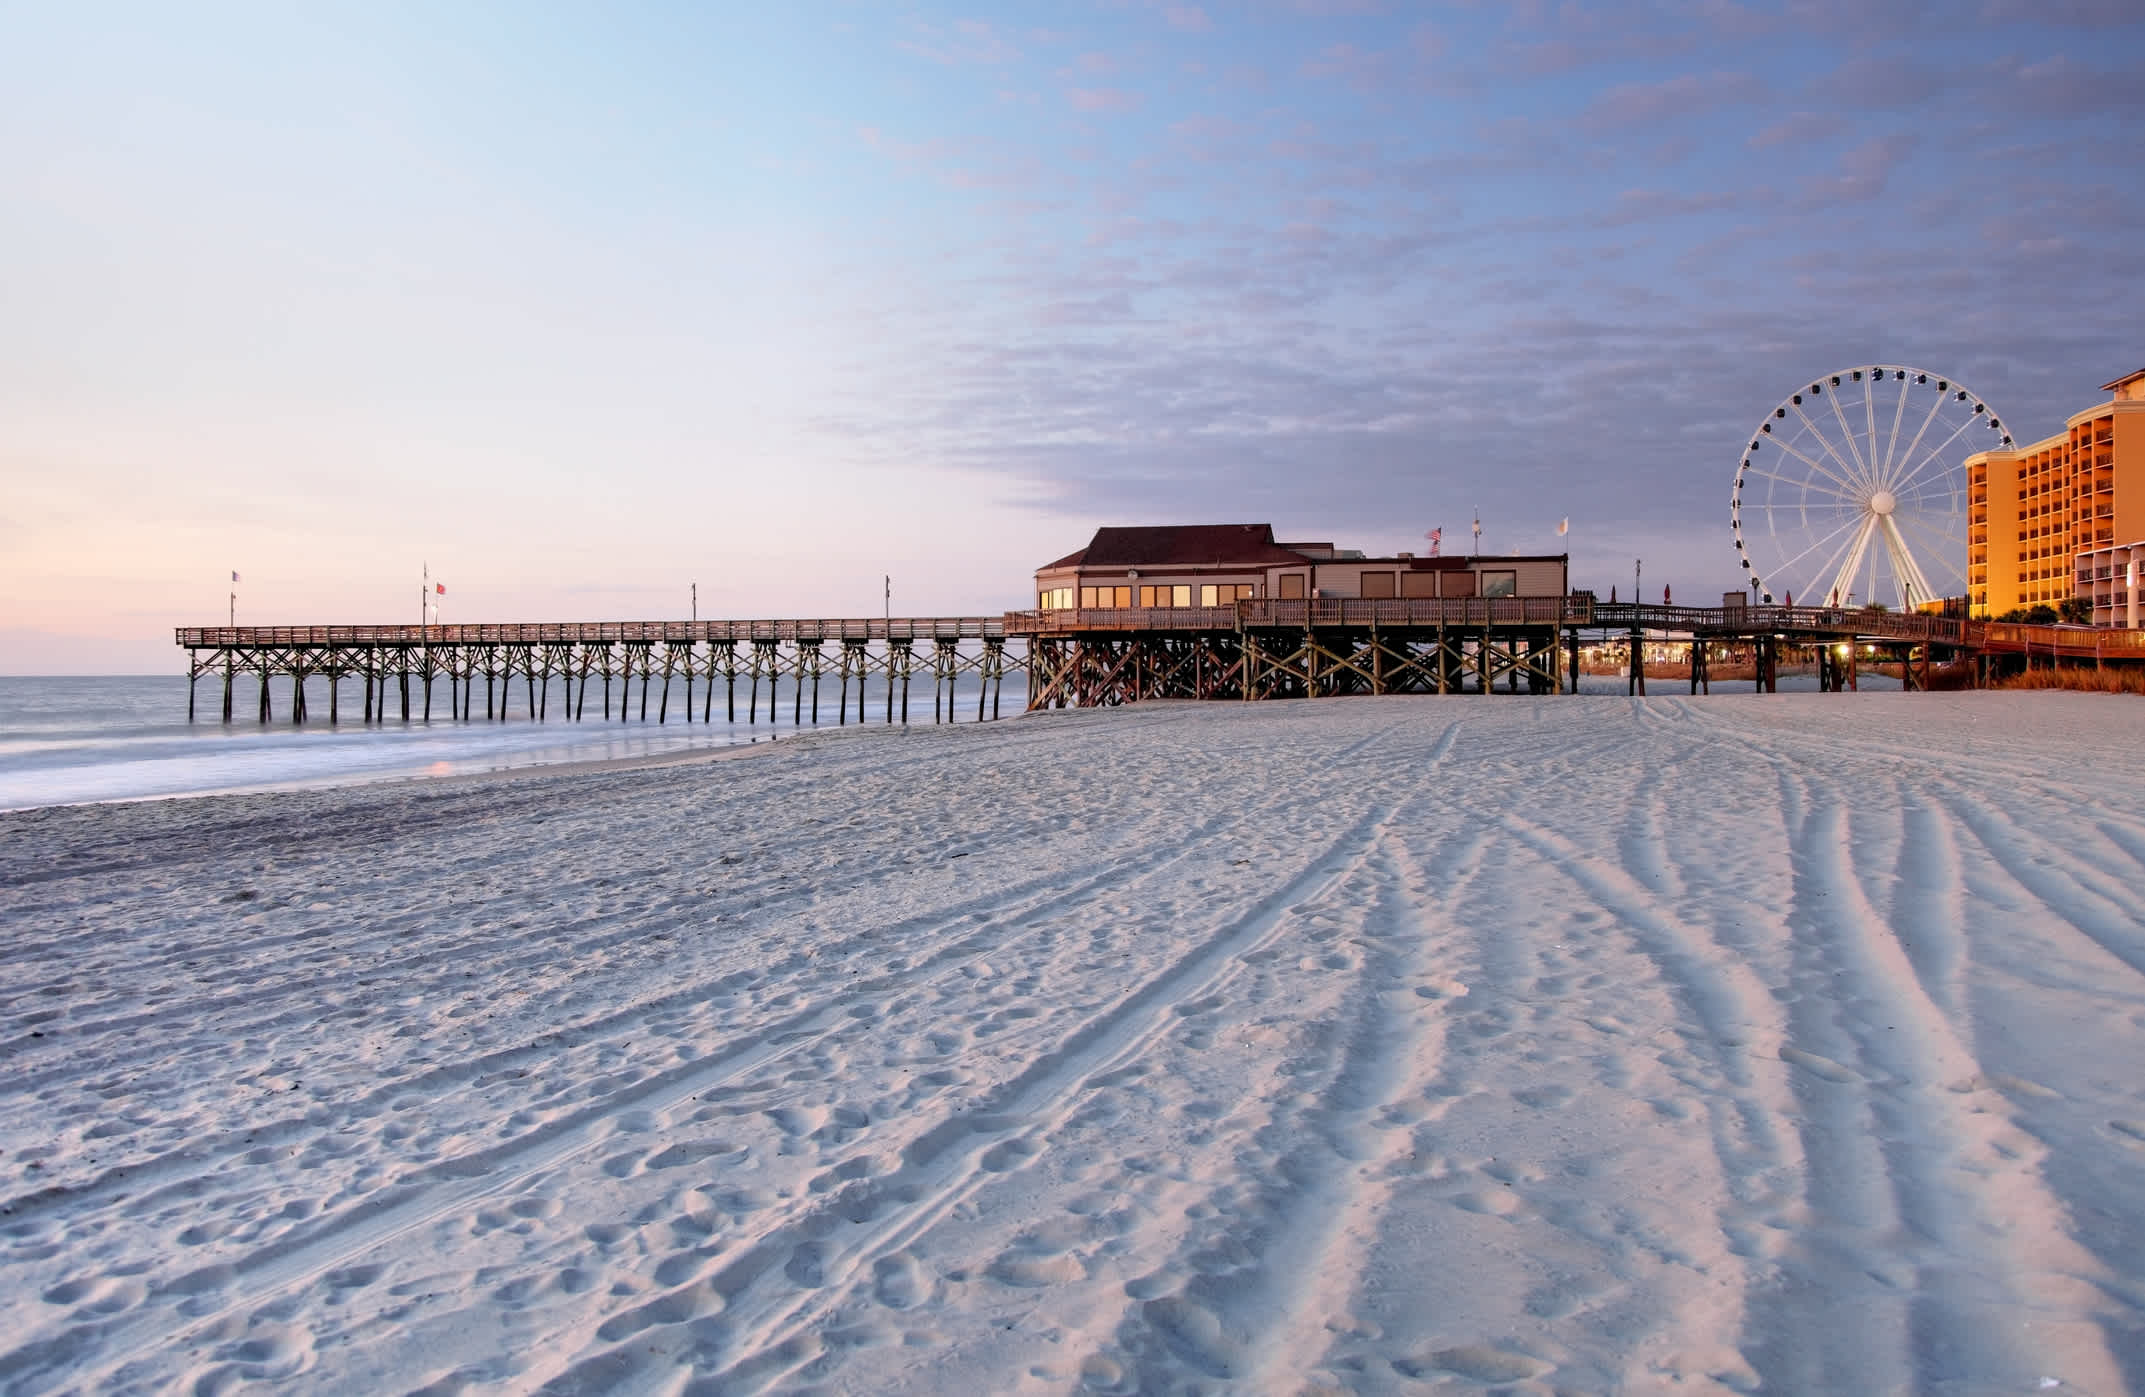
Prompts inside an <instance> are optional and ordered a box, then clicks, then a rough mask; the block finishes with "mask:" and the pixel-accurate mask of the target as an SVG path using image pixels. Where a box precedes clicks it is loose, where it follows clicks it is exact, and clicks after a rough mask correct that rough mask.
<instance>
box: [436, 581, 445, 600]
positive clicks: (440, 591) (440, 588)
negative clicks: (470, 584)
mask: <svg viewBox="0 0 2145 1397" xmlns="http://www.w3.org/2000/svg"><path fill="white" fill-rule="evenodd" d="M432 592H433V595H435V596H442V597H444V596H446V595H447V584H446V583H444V582H435V583H433V584H432Z"/></svg>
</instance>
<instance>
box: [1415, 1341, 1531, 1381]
mask: <svg viewBox="0 0 2145 1397" xmlns="http://www.w3.org/2000/svg"><path fill="white" fill-rule="evenodd" d="M1552 1366H1554V1365H1552V1364H1548V1363H1544V1362H1543V1361H1542V1360H1540V1359H1539V1358H1530V1357H1528V1356H1527V1355H1526V1354H1524V1353H1513V1352H1512V1351H1510V1350H1509V1349H1499V1348H1490V1347H1488V1346H1487V1345H1483V1344H1467V1345H1463V1346H1461V1347H1459V1348H1444V1349H1438V1350H1437V1351H1436V1352H1434V1353H1429V1354H1425V1355H1424V1356H1422V1357H1420V1358H1396V1359H1394V1360H1393V1367H1394V1368H1395V1369H1397V1370H1399V1372H1400V1373H1401V1375H1402V1376H1403V1377H1410V1378H1418V1379H1434V1378H1437V1377H1440V1376H1443V1375H1445V1374H1451V1375H1452V1376H1454V1377H1462V1378H1471V1379H1473V1380H1474V1381H1476V1382H1483V1383H1508V1382H1525V1381H1527V1380H1528V1379H1529V1378H1538V1377H1540V1376H1542V1374H1544V1373H1546V1372H1548V1371H1549V1370H1550V1368H1551V1367H1552Z"/></svg>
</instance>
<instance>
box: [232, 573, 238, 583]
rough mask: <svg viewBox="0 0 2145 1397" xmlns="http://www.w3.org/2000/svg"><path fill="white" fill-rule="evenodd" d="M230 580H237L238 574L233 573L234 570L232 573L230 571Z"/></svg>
mask: <svg viewBox="0 0 2145 1397" xmlns="http://www.w3.org/2000/svg"><path fill="white" fill-rule="evenodd" d="M231 580H232V581H233V582H236V581H238V574H237V573H235V572H234V573H232V574H231Z"/></svg>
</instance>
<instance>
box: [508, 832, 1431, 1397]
mask: <svg viewBox="0 0 2145 1397" xmlns="http://www.w3.org/2000/svg"><path fill="white" fill-rule="evenodd" d="M1399 804H1400V803H1399V802H1395V803H1393V804H1390V805H1387V806H1385V807H1384V808H1383V809H1381V810H1379V811H1376V812H1374V813H1372V814H1370V815H1367V816H1365V817H1364V818H1362V819H1361V820H1359V821H1357V822H1356V824H1355V825H1354V826H1352V827H1351V828H1350V829H1349V830H1348V831H1346V832H1345V833H1344V834H1342V835H1341V837H1340V838H1339V839H1337V840H1336V841H1334V843H1333V844H1332V845H1330V846H1329V847H1328V848H1327V850H1326V851H1325V853H1324V854H1323V855H1321V856H1320V857H1319V858H1318V859H1317V860H1316V861H1315V862H1314V863H1313V864H1312V866H1311V867H1309V868H1307V869H1306V870H1304V871H1303V872H1302V873H1299V874H1298V875H1296V876H1295V877H1294V878H1292V879H1290V880H1289V881H1288V882H1287V883H1286V884H1284V885H1283V886H1282V887H1281V888H1279V889H1277V890H1276V891H1274V892H1272V893H1269V894H1267V895H1266V896H1265V897H1263V898H1261V899H1259V900H1258V902H1257V903H1256V904H1254V906H1253V907H1252V908H1251V910H1249V911H1248V912H1246V913H1245V914H1243V915H1242V916H1239V917H1236V918H1233V919H1231V920H1229V921H1228V922H1226V923H1224V924H1223V925H1222V926H1221V927H1219V928H1218V929H1217V930H1215V931H1214V932H1212V933H1211V934H1209V935H1207V936H1206V937H1204V938H1203V939H1202V940H1201V941H1199V942H1198V943H1197V944H1196V945H1195V946H1193V947H1191V948H1190V949H1189V950H1187V951H1186V952H1185V953H1184V954H1182V955H1181V956H1179V957H1178V958H1177V959H1176V960H1175V961H1173V962H1172V963H1171V964H1170V965H1169V966H1168V967H1167V968H1166V969H1164V970H1162V971H1161V972H1160V973H1158V974H1156V975H1154V976H1152V977H1151V978H1149V979H1148V980H1146V981H1145V982H1144V983H1143V984H1141V985H1140V986H1139V988H1137V989H1136V990H1134V991H1132V992H1131V993H1130V994H1128V995H1126V996H1125V997H1123V998H1122V999H1120V1000H1118V1001H1117V1003H1115V1004H1114V1005H1112V1006H1111V1007H1110V1008H1108V1009H1106V1010H1104V1011H1102V1012H1101V1013H1099V1014H1097V1015H1095V1016H1094V1017H1092V1018H1090V1019H1089V1020H1088V1021H1087V1022H1086V1023H1084V1024H1082V1025H1081V1026H1080V1027H1079V1028H1077V1029H1075V1030H1073V1031H1072V1032H1071V1033H1069V1034H1068V1035H1067V1036H1066V1037H1065V1038H1064V1039H1062V1040H1061V1041H1060V1042H1059V1044H1058V1045H1057V1046H1056V1047H1054V1048H1052V1049H1051V1050H1049V1051H1047V1052H1045V1053H1043V1054H1042V1055H1040V1056H1039V1057H1037V1058H1036V1059H1035V1060H1034V1061H1033V1062H1031V1063H1030V1064H1029V1065H1028V1067H1027V1068H1026V1069H1025V1070H1024V1071H1022V1072H1021V1073H1020V1074H1019V1075H1017V1076H1015V1077H1013V1078H1011V1079H1010V1080H1008V1081H1007V1082H1005V1083H1004V1084H1003V1085H1001V1086H1000V1087H999V1088H998V1089H997V1090H996V1091H994V1092H992V1093H991V1094H990V1095H989V1096H988V1097H986V1098H984V1099H983V1100H981V1101H979V1102H977V1103H976V1104H975V1105H974V1106H972V1107H970V1108H969V1109H966V1110H963V1111H961V1112H960V1113H959V1114H957V1115H953V1116H950V1117H948V1118H947V1119H945V1120H943V1121H940V1122H939V1123H938V1124H936V1125H934V1126H933V1127H931V1128H930V1129H929V1130H927V1131H926V1132H924V1134H923V1135H921V1136H920V1137H918V1138H917V1139H916V1140H914V1141H912V1142H911V1143H910V1145H909V1146H908V1147H907V1149H906V1150H905V1151H904V1153H903V1160H902V1163H901V1165H900V1166H899V1167H898V1168H896V1169H894V1170H892V1171H890V1172H889V1173H887V1174H885V1175H883V1176H880V1177H878V1178H874V1179H866V1180H856V1181H854V1182H852V1183H850V1184H849V1185H847V1186H846V1187H845V1188H843V1189H842V1190H840V1191H839V1192H837V1193H835V1194H833V1195H831V1196H830V1197H828V1198H827V1199H825V1200H824V1201H823V1202H821V1203H820V1204H818V1205H817V1206H816V1207H814V1208H813V1209H812V1210H811V1211H809V1212H807V1213H805V1214H804V1215H803V1216H801V1217H797V1218H795V1219H793V1220H791V1221H789V1222H787V1223H786V1224H784V1225H782V1226H781V1227H779V1228H778V1229H777V1230H776V1231H774V1232H772V1233H770V1234H767V1235H764V1236H763V1237H762V1238H761V1239H760V1240H759V1241H758V1242H757V1243H756V1244H754V1245H753V1246H752V1247H751V1248H750V1249H749V1250H748V1251H747V1252H746V1253H745V1254H744V1255H742V1256H740V1257H737V1258H735V1259H733V1260H732V1261H731V1262H730V1263H729V1264H727V1265H725V1266H723V1267H722V1268H720V1269H719V1270H717V1271H715V1272H714V1273H712V1274H711V1275H709V1276H707V1277H705V1278H703V1279H701V1280H699V1281H696V1282H693V1283H692V1284H691V1285H689V1286H684V1287H679V1288H678V1289H677V1290H674V1291H671V1292H669V1293H667V1294H665V1295H663V1296H660V1297H657V1298H656V1299H655V1300H654V1301H651V1302H650V1303H649V1304H647V1305H644V1306H642V1307H641V1308H640V1311H639V1313H641V1314H643V1315H645V1317H646V1318H647V1320H648V1324H647V1326H646V1327H645V1328H643V1329H641V1330H639V1331H638V1332H635V1333H633V1334H632V1335H631V1337H629V1338H626V1339H624V1341H623V1342H619V1343H616V1344H614V1345H613V1346H611V1347H608V1348H606V1349H604V1350H603V1351H601V1352H598V1353H595V1354H591V1355H586V1356H583V1357H581V1358H579V1359H578V1360H577V1361H575V1362H574V1363H573V1364H572V1366H571V1367H569V1368H568V1369H566V1370H565V1371H564V1372H561V1373H559V1374H557V1375H556V1376H555V1377H553V1378H552V1379H551V1380H550V1381H549V1382H548V1383H546V1384H545V1386H544V1389H543V1390H545V1391H547V1392H552V1393H559V1394H566V1393H581V1392H597V1391H602V1392H641V1391H648V1390H652V1389H654V1388H656V1387H658V1386H661V1385H663V1384H664V1383H666V1382H670V1381H676V1380H678V1379H679V1378H680V1377H681V1376H683V1369H684V1368H685V1367H686V1366H688V1365H689V1366H690V1367H691V1368H692V1369H694V1370H695V1371H696V1375H697V1380H699V1381H704V1382H706V1383H708V1384H711V1385H714V1386H735V1387H738V1388H752V1387H756V1386H761V1385H764V1384H766V1383H769V1382H774V1381H778V1380H779V1379H780V1378H781V1377H782V1376H783V1375H785V1374H788V1373H792V1372H793V1371H794V1370H795V1369H797V1368H798V1367H801V1366H802V1365H804V1364H806V1363H808V1362H810V1361H811V1359H812V1358H814V1357H815V1356H816V1355H817V1354H818V1352H819V1351H820V1341H819V1337H818V1330H819V1329H820V1327H821V1326H822V1323H823V1321H824V1319H825V1318H826V1316H827V1315H828V1314H830V1313H831V1312H833V1311H834V1310H835V1309H837V1308H839V1306H840V1305H841V1304H842V1303H843V1301H844V1299H845V1298H846V1297H847V1296H848V1294H849V1293H850V1292H851V1291H852V1290H853V1289H854V1288H855V1287H856V1286H858V1285H860V1284H864V1283H868V1282H867V1279H866V1278H867V1276H868V1273H869V1271H870V1269H871V1267H872V1264H873V1263H874V1262H875V1261H876V1260H878V1259H879V1258H881V1257H885V1256H890V1255H892V1254H894V1253H896V1252H899V1251H901V1250H903V1249H904V1248H906V1247H907V1246H908V1245H909V1244H910V1243H911V1242H912V1241H913V1240H914V1239H915V1238H916V1237H918V1236H919V1235H921V1234H922V1233H924V1232H925V1231H927V1230H928V1229H929V1228H930V1227H931V1226H932V1225H933V1224H934V1223H936V1222H937V1221H938V1220H939V1219H940V1218H942V1217H943V1216H945V1215H946V1213H947V1212H948V1211H950V1210H951V1209H952V1208H954V1207H955V1206H956V1205H957V1204H959V1203H960V1202H961V1201H962V1200H963V1199H965V1198H967V1197H968V1196H969V1195H970V1194H971V1193H973V1192H974V1191H975V1190H976V1189H977V1188H978V1187H980V1186H981V1185H982V1184H983V1183H985V1182H986V1181H988V1180H989V1179H990V1178H991V1177H993V1176H994V1175H996V1174H998V1173H1001V1172H1004V1171H1006V1170H1008V1169H1010V1168H1015V1167H1019V1166H1020V1165H1021V1164H1023V1163H1025V1162H1027V1161H1028V1160H1030V1159H1032V1158H1033V1157H1034V1156H1035V1154H1037V1153H1038V1152H1039V1151H1040V1150H1041V1149H1043V1148H1045V1147H1046V1145H1047V1142H1048V1139H1049V1136H1050V1134H1051V1132H1052V1131H1053V1130H1055V1129H1056V1128H1058V1127H1059V1126H1060V1125H1062V1124H1064V1123H1065V1122H1066V1121H1067V1120H1068V1118H1069V1117H1070V1116H1071V1115H1072V1114H1073V1112H1074V1110H1075V1109H1076V1106H1077V1102H1078V1100H1079V1098H1080V1097H1081V1096H1082V1095H1084V1093H1085V1091H1086V1090H1087V1089H1088V1084H1089V1082H1090V1081H1091V1079H1093V1078H1096V1077H1100V1076H1105V1075H1107V1074H1109V1073H1110V1072H1112V1071H1115V1070H1116V1069H1118V1068H1120V1067H1122V1066H1124V1065H1125V1064H1127V1063H1129V1062H1131V1061H1133V1060H1135V1059H1137V1058H1138V1057H1139V1056H1140V1055H1141V1054H1143V1053H1144V1052H1146V1051H1147V1050H1148V1049H1149V1048H1150V1046H1151V1045H1152V1044H1153V1043H1154V1041H1155V1040H1156V1039H1157V1038H1159V1037H1160V1036H1162V1035H1163V1034H1165V1033H1167V1032H1168V1031H1169V1030H1170V1029H1171V1027H1172V1026H1173V1025H1174V1024H1175V1023H1176V1022H1178V1020H1179V1017H1180V1016H1179V1013H1178V1006H1179V1005H1181V1004H1183V1003H1185V1002H1186V1001H1189V1000H1196V999H1201V998H1204V997H1206V996H1208V995H1210V994H1213V993H1215V992H1216V991H1217V990H1218V989H1220V988H1221V987H1223V986H1224V985H1225V984H1226V983H1227V982H1228V981H1229V980H1231V979H1233V978H1234V977H1235V976H1237V975H1238V974H1240V973H1242V972H1243V969H1244V965H1243V957H1244V956H1245V955H1247V954H1250V953H1252V952H1255V951H1258V950H1260V949H1261V948H1263V947H1265V946H1266V945H1267V944H1269V943H1270V942H1272V941H1273V940H1275V939H1276V938H1277V937H1278V936H1280V935H1281V933H1282V932H1283V931H1284V930H1285V929H1286V927H1287V926H1288V925H1289V923H1290V919H1291V916H1292V914H1293V913H1294V912H1295V911H1296V909H1297V908H1298V907H1300V906H1305V905H1309V904H1312V903H1316V902H1317V901H1319V900H1320V899H1321V898H1323V897H1325V896H1326V895H1327V894H1328V893H1330V892H1331V890H1332V889H1334V888H1335V887H1338V886H1340V885H1342V884H1344V883H1345V882H1347V881H1348V880H1349V879H1350V878H1351V876H1353V875H1354V874H1355V873H1357V872H1358V871H1359V870H1361V869H1362V868H1363V867H1365V866H1366V864H1367V863H1368V862H1369V861H1370V860H1371V859H1372V857H1373V856H1374V854H1375V852H1376V851H1377V849H1378V848H1379V847H1380V846H1381V844H1382V842H1383V840H1384V839H1385V837H1386V833H1387V830H1388V828H1389V827H1390V825H1391V824H1392V822H1393V820H1394V818H1395V815H1396V813H1397V810H1398V806H1399ZM798 1276H803V1277H805V1281H806V1283H800V1282H799V1280H798V1279H797V1278H798ZM614 1332H615V1331H614Z"/></svg>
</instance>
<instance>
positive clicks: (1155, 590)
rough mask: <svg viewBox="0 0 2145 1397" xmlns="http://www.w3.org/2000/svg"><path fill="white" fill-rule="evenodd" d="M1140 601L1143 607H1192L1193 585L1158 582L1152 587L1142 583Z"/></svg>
mask: <svg viewBox="0 0 2145 1397" xmlns="http://www.w3.org/2000/svg"><path fill="white" fill-rule="evenodd" d="M1139 600H1140V605H1141V606H1149V607H1154V606H1190V605H1191V604H1192V588H1191V584H1190V583H1184V584H1181V585H1180V584H1177V583H1170V582H1157V583H1154V584H1152V585H1150V584H1148V583H1145V582H1142V583H1141V584H1140V598H1139Z"/></svg>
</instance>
